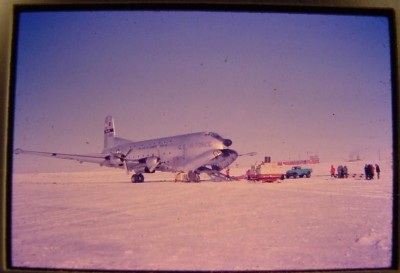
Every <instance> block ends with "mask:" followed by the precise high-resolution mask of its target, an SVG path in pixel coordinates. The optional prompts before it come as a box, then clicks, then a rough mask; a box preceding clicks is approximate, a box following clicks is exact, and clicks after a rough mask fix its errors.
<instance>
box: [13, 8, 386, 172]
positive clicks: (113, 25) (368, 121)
mask: <svg viewBox="0 0 400 273" xmlns="http://www.w3.org/2000/svg"><path fill="white" fill-rule="evenodd" d="M19 27H20V32H19V36H18V49H17V56H18V60H17V82H16V90H15V125H14V126H15V127H14V133H15V137H14V147H15V148H23V149H30V150H38V151H49V152H65V153H91V152H99V151H101V149H102V145H103V132H102V131H103V121H104V118H105V116H106V115H108V114H111V115H113V116H114V118H115V120H116V130H117V134H118V135H119V136H121V137H124V138H128V139H132V140H145V139H149V138H157V137H163V136H171V135H176V134H184V133H190V132H198V131H215V132H218V133H219V134H221V135H222V136H224V137H228V138H230V139H232V140H233V145H232V148H234V149H236V150H237V151H238V152H239V153H245V152H251V151H256V152H258V156H257V157H256V158H248V159H247V160H246V159H241V160H240V161H239V163H241V164H251V163H253V162H255V161H256V160H262V159H263V158H264V156H271V157H272V159H273V160H285V159H300V158H301V159H303V158H306V157H307V155H309V154H317V155H319V156H320V157H321V159H322V160H323V161H330V160H347V159H349V158H350V157H354V156H355V155H356V154H359V155H360V156H361V157H362V158H372V159H376V158H377V157H378V153H380V155H381V157H385V158H390V156H391V151H392V143H391V142H392V116H391V99H392V98H391V92H392V91H391V71H390V69H391V68H390V42H389V29H388V21H387V19H386V18H384V17H373V16H349V15H318V14H285V13H244V12H243V13H230V12H151V11H123V12H122V11H114V12H100V11H98V12H26V13H22V14H21V16H20V25H19ZM14 167H15V170H16V171H23V172H26V171H38V172H39V171H74V170H83V169H88V170H89V169H93V168H96V167H93V166H91V165H90V164H86V165H80V164H78V163H75V162H69V161H67V162H65V161H62V160H51V159H47V158H37V157H32V156H18V157H16V158H15V161H14ZM98 168H99V167H98Z"/></svg>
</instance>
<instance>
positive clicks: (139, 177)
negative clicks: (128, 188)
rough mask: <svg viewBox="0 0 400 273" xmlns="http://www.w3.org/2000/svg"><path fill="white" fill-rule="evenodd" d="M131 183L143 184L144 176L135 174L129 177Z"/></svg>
mask: <svg viewBox="0 0 400 273" xmlns="http://www.w3.org/2000/svg"><path fill="white" fill-rule="evenodd" d="M131 181H132V183H143V182H144V176H143V174H141V173H137V174H134V175H132V177H131Z"/></svg>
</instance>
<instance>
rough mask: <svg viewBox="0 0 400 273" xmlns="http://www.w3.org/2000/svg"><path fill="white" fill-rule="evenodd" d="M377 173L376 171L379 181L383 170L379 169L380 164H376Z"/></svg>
mask: <svg viewBox="0 0 400 273" xmlns="http://www.w3.org/2000/svg"><path fill="white" fill-rule="evenodd" d="M375 171H376V177H377V178H378V179H379V178H380V174H381V168H380V167H379V165H378V164H375Z"/></svg>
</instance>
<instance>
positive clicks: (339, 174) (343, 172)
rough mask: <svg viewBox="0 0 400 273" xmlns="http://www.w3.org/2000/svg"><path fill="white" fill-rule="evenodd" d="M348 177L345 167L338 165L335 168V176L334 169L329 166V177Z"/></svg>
mask: <svg viewBox="0 0 400 273" xmlns="http://www.w3.org/2000/svg"><path fill="white" fill-rule="evenodd" d="M348 176H349V172H348V169H347V166H342V165H339V166H338V168H337V174H336V169H335V167H333V165H331V177H337V178H347V177H348Z"/></svg>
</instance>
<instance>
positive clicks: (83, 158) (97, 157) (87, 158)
mask: <svg viewBox="0 0 400 273" xmlns="http://www.w3.org/2000/svg"><path fill="white" fill-rule="evenodd" d="M14 153H15V154H30V155H38V156H45V157H53V158H61V159H70V160H76V161H79V162H81V163H82V162H90V163H98V164H102V163H103V162H104V161H105V160H106V155H104V154H85V155H83V154H80V155H78V154H62V153H49V152H37V151H26V150H22V149H16V150H15V151H14Z"/></svg>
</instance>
